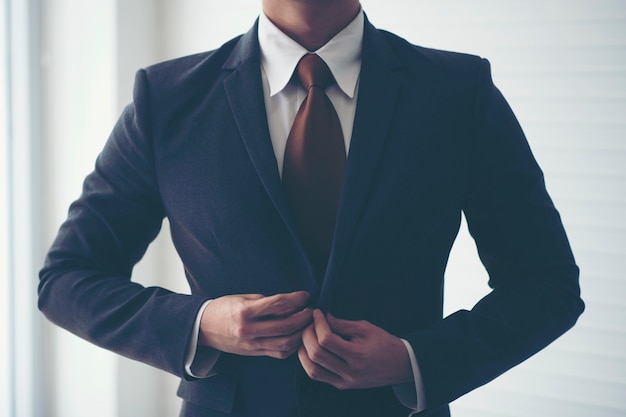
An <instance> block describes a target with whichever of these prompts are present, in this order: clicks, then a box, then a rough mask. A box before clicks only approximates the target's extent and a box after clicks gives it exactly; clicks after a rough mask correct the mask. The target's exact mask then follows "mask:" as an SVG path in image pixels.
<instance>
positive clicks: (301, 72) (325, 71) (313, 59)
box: [296, 54, 334, 91]
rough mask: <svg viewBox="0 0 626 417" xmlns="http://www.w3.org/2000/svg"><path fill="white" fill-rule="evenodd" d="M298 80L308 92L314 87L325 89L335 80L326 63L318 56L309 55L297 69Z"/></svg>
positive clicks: (304, 57) (303, 58) (299, 63)
mask: <svg viewBox="0 0 626 417" xmlns="http://www.w3.org/2000/svg"><path fill="white" fill-rule="evenodd" d="M296 73H297V74H298V79H299V80H300V83H301V84H302V86H303V87H304V88H305V89H306V90H307V91H308V90H309V89H310V88H311V87H313V86H318V87H320V88H322V89H325V88H326V87H328V85H330V84H331V83H332V82H333V80H334V78H333V74H332V73H331V72H330V68H328V65H326V62H324V60H323V59H322V58H320V57H319V56H318V55H316V54H307V55H305V56H303V57H302V59H300V62H298V66H297V68H296Z"/></svg>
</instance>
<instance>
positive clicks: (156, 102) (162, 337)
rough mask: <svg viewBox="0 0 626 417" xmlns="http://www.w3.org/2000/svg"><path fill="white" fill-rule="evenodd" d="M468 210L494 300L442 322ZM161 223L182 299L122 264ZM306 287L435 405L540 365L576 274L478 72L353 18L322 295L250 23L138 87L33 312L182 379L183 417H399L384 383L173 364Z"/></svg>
mask: <svg viewBox="0 0 626 417" xmlns="http://www.w3.org/2000/svg"><path fill="white" fill-rule="evenodd" d="M462 212H463V213H464V214H465V216H466V218H467V222H468V225H469V228H470V232H471V234H472V236H473V237H474V239H475V241H476V244H477V247H478V251H479V254H480V257H481V260H482V262H483V263H484V265H485V267H486V269H487V271H488V273H489V277H490V279H489V284H490V286H491V287H492V288H493V291H492V292H491V293H490V294H489V295H487V296H486V297H485V298H484V299H482V300H481V301H480V302H478V304H477V305H476V306H475V307H474V308H473V309H472V310H471V311H459V312H457V313H455V314H452V315H451V316H449V317H447V318H445V319H442V299H443V291H442V289H443V278H444V270H445V267H446V262H447V259H448V255H449V251H450V248H451V246H452V243H453V241H454V239H455V237H456V235H457V232H458V230H459V225H460V220H461V213H462ZM164 217H167V218H168V219H169V222H170V225H171V235H172V239H173V242H174V244H175V246H176V249H177V251H178V254H179V255H180V258H181V259H182V262H183V264H184V268H185V273H186V276H187V279H188V282H189V285H190V287H191V290H192V295H180V294H174V293H171V292H170V291H167V290H165V289H163V288H143V287H141V286H140V285H138V284H136V283H133V282H131V281H130V276H131V270H132V268H133V265H134V264H135V263H136V262H137V261H138V260H139V259H140V258H141V257H142V256H143V254H144V252H145V250H146V248H147V246H148V244H149V243H150V242H151V241H152V240H153V238H154V237H155V236H156V235H157V233H158V232H159V229H160V225H161V222H162V220H163V218H164ZM294 290H307V291H309V292H310V293H311V294H312V295H313V304H314V305H316V306H319V307H321V308H323V309H324V310H327V311H330V312H332V313H333V314H334V315H336V316H338V317H341V318H345V319H352V320H367V321H369V322H371V323H373V324H375V325H377V326H380V327H382V328H384V329H386V330H387V331H389V332H391V333H392V334H395V335H397V336H399V337H403V338H405V339H406V340H408V341H409V342H410V343H411V344H412V346H413V348H414V350H415V353H416V355H417V358H418V360H419V365H420V368H421V373H422V378H423V382H424V387H425V391H426V398H427V400H428V405H429V408H428V410H427V411H426V413H432V415H437V416H444V415H447V414H448V410H447V404H448V403H449V402H451V401H452V400H454V399H455V398H457V397H459V396H461V395H463V394H465V393H466V392H468V391H470V390H472V389H474V388H476V387H478V386H480V385H482V384H485V383H487V382H488V381H490V380H491V379H493V378H495V377H496V376H498V375H499V374H501V373H502V372H504V371H506V370H507V369H509V368H511V367H512V366H514V365H516V364H518V363H519V362H521V361H523V360H524V359H526V358H528V357H529V356H530V355H532V354H534V353H535V352H537V351H538V350H540V349H541V348H543V347H544V346H546V345H547V344H549V343H550V342H551V341H553V340H554V339H555V338H557V337H558V336H559V335H561V334H562V333H563V332H564V331H566V330H567V329H568V328H570V327H571V326H572V325H573V324H574V323H575V321H576V319H577V317H578V316H579V314H580V313H581V312H582V310H583V303H582V301H581V299H580V297H579V286H578V268H577V266H576V265H575V263H574V259H573V257H572V254H571V251H570V247H569V244H568V241H567V238H566V235H565V233H564V231H563V228H562V225H561V221H560V218H559V214H558V213H557V211H556V210H555V208H554V207H553V204H552V202H551V200H550V198H549V196H548V194H547V193H546V190H545V186H544V182H543V176H542V172H541V170H540V168H539V167H538V166H537V164H536V162H535V160H534V158H533V156H532V154H531V151H530V150H529V147H528V145H527V142H526V139H525V137H524V134H523V133H522V130H521V129H520V127H519V125H518V123H517V121H516V119H515V117H514V115H513V113H512V112H511V110H510V108H509V106H508V105H507V103H506V102H505V100H504V98H503V97H502V96H501V94H500V92H499V91H498V90H497V89H496V87H494V85H493V84H492V81H491V77H490V69H489V64H488V62H487V61H485V60H482V59H480V58H477V57H474V56H469V55H463V54H455V53H450V52H442V51H436V50H431V49H426V48H421V47H416V46H413V45H410V44H409V43H407V42H406V41H404V40H402V39H400V38H398V37H396V36H394V35H392V34H390V33H387V32H383V31H379V30H377V29H375V28H374V27H373V26H371V25H370V24H369V23H366V27H365V36H364V43H363V55H362V70H361V76H360V91H359V98H358V105H357V113H356V119H355V121H354V132H353V137H352V141H351V148H350V153H349V157H348V161H347V165H346V172H345V180H344V188H343V191H342V195H341V202H340V208H339V213H338V220H337V226H336V232H335V236H334V242H333V247H332V253H331V255H330V260H329V263H328V268H327V271H326V276H325V278H324V280H323V283H321V284H320V283H319V282H318V280H316V278H315V277H314V274H313V269H312V267H311V264H310V263H309V260H308V259H307V256H306V255H305V252H304V251H303V248H302V245H301V243H300V241H299V238H298V235H297V233H296V231H295V229H294V221H293V218H292V215H291V213H290V211H289V206H288V203H287V200H286V198H285V193H284V191H283V187H282V184H281V180H280V177H279V174H278V170H277V165H276V159H275V156H274V152H273V149H272V145H271V141H270V137H269V133H268V127H267V120H266V114H265V110H264V100H263V91H262V85H261V75H260V62H259V46H258V41H257V36H256V27H255V28H253V29H252V30H251V31H250V32H249V33H247V34H246V35H244V36H242V37H239V38H236V39H234V40H232V41H230V42H228V43H226V44H225V45H223V46H222V47H221V48H220V49H218V50H215V51H212V52H208V53H203V54H198V55H194V56H189V57H185V58H181V59H177V60H173V61H169V62H166V63H161V64H158V65H154V66H151V67H149V68H147V69H145V70H141V71H139V72H138V74H137V78H136V84H135V91H134V102H133V104H132V105H130V106H128V107H127V108H126V109H125V110H124V112H123V114H122V115H121V117H120V119H119V122H118V123H117V125H116V126H115V128H114V130H113V132H112V134H111V136H110V138H109V140H108V142H107V143H106V146H105V148H104V150H103V151H102V153H101V154H100V156H99V157H98V160H97V163H96V167H95V170H94V171H93V173H92V174H90V175H89V176H88V177H87V179H86V180H85V183H84V190H83V194H82V195H81V197H80V198H79V199H78V200H77V201H76V202H75V203H73V204H72V206H71V208H70V211H69V215H68V219H67V221H66V222H65V223H64V224H63V225H62V227H61V229H60V231H59V233H58V236H57V238H56V240H55V242H54V244H53V245H52V248H51V249H50V252H49V254H48V257H47V259H46V263H45V266H44V269H43V270H42V272H41V283H40V289H39V296H40V298H39V302H40V308H41V309H42V310H43V311H44V313H45V314H46V315H47V316H48V317H49V318H50V319H51V320H52V321H54V322H56V323H58V324H59V325H61V326H63V327H65V328H67V329H69V330H70V331H72V332H74V333H75V334H77V335H79V336H81V337H83V338H85V339H87V340H89V341H91V342H93V343H95V344H97V345H99V346H102V347H105V348H107V349H110V350H112V351H115V352H118V353H120V354H122V355H125V356H128V357H130V358H134V359H137V360H140V361H143V362H145V363H148V364H150V365H153V366H156V367H158V368H161V369H163V370H165V371H168V372H171V373H173V374H175V375H178V376H180V377H181V378H183V382H182V384H181V387H180V390H179V395H180V396H182V397H183V398H184V400H185V402H184V410H183V414H184V415H186V416H201V415H204V416H227V415H232V416H261V417H281V416H296V415H298V413H301V414H300V415H308V416H320V417H329V416H360V417H366V416H380V417H383V416H384V417H389V416H391V417H394V416H405V415H407V414H408V410H407V409H406V408H404V407H403V406H401V404H400V403H399V402H398V401H397V399H396V397H395V396H394V394H393V392H392V390H391V388H390V387H386V388H380V389H371V390H348V391H338V390H335V389H333V388H331V387H329V386H327V385H324V384H318V383H312V382H311V381H310V380H309V379H308V378H307V377H306V376H305V374H304V373H303V372H302V370H301V368H300V367H299V365H298V362H297V358H295V357H292V358H290V359H287V360H283V361H281V360H277V359H270V358H257V357H238V356H234V355H228V354H222V355H221V356H220V359H219V361H218V363H217V365H216V368H215V369H216V371H217V375H216V376H214V377H211V378H208V379H201V380H194V379H192V378H190V377H188V376H186V375H185V372H184V367H183V363H184V360H185V354H186V351H187V342H188V340H189V339H190V334H191V331H192V326H193V323H194V319H195V317H196V314H197V312H198V309H199V308H200V306H201V304H202V303H203V302H204V301H205V300H207V299H210V298H215V297H219V296H222V295H225V294H235V293H262V294H266V295H269V294H276V293H285V292H289V291H294Z"/></svg>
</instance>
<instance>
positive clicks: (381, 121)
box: [322, 20, 400, 307]
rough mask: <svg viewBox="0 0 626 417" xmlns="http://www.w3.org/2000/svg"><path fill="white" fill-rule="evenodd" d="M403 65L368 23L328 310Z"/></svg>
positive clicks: (328, 275)
mask: <svg viewBox="0 0 626 417" xmlns="http://www.w3.org/2000/svg"><path fill="white" fill-rule="evenodd" d="M399 65H400V63H399V61H398V59H397V57H396V56H395V54H394V53H393V51H391V49H390V48H389V46H388V44H387V43H386V39H385V38H384V37H383V36H382V35H381V34H380V33H379V32H378V31H377V30H376V29H375V28H374V27H373V26H372V25H371V24H370V23H369V22H368V21H367V20H366V22H365V33H364V38H363V54H362V67H361V75H360V81H359V96H358V102H357V111H356V117H355V121H354V128H353V134H352V140H351V143H350V152H349V156H348V161H347V164H346V172H345V178H344V186H343V190H342V195H341V200H340V206H339V212H338V218H337V226H336V229H335V237H334V242H333V248H332V251H331V257H330V262H329V268H328V271H327V272H326V278H325V280H324V286H323V290H322V293H323V294H322V307H327V305H325V304H327V303H328V302H329V301H330V300H328V295H330V294H331V293H332V288H333V285H334V281H335V280H336V279H337V278H338V277H340V276H341V271H340V270H341V266H342V264H343V262H344V261H345V257H346V256H347V253H348V251H349V249H350V246H351V245H352V239H353V237H354V235H355V232H356V230H357V229H358V227H359V224H360V219H361V216H362V213H363V210H364V208H365V206H366V204H367V198H368V195H369V190H370V188H371V184H372V181H373V179H374V177H375V174H376V169H377V165H378V161H379V159H380V155H381V153H382V150H383V147H384V144H385V140H386V137H387V134H388V130H389V126H390V123H391V120H392V117H393V113H394V109H395V104H396V101H397V99H398V93H399V91H400V81H399V79H398V78H397V76H396V74H395V73H394V69H396V68H398V67H399Z"/></svg>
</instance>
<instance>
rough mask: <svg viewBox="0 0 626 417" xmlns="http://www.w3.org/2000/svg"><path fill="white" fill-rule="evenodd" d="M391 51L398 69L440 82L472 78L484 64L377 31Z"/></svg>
mask: <svg viewBox="0 0 626 417" xmlns="http://www.w3.org/2000/svg"><path fill="white" fill-rule="evenodd" d="M379 32H380V33H381V35H382V36H383V37H384V38H385V39H386V41H387V44H388V45H389V46H390V48H391V49H392V50H393V51H394V52H395V55H396V56H397V57H398V59H399V60H400V61H401V63H402V66H403V68H404V69H405V70H407V71H409V72H414V71H419V73H420V74H421V75H424V74H430V75H431V76H432V77H434V78H437V79H442V80H457V81H461V80H464V79H475V77H476V75H477V73H478V72H479V71H480V68H481V67H482V66H483V65H485V64H487V65H488V61H487V60H486V59H484V58H482V57H480V56H478V55H473V54H469V53H462V52H455V51H446V50H442V49H435V48H429V47H424V46H420V45H415V44H412V43H410V42H409V41H407V40H406V39H404V38H401V37H400V36H398V35H395V34H393V33H391V32H388V31H385V30H379Z"/></svg>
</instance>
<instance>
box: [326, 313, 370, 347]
mask: <svg viewBox="0 0 626 417" xmlns="http://www.w3.org/2000/svg"><path fill="white" fill-rule="evenodd" d="M326 320H327V321H328V325H329V326H330V328H331V330H332V331H333V333H336V334H338V335H340V336H341V337H343V338H344V339H346V340H350V339H352V338H353V337H355V336H359V335H360V334H361V330H362V329H361V324H360V323H359V322H357V321H352V320H344V319H340V318H337V317H335V316H333V315H332V314H330V313H327V314H326Z"/></svg>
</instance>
